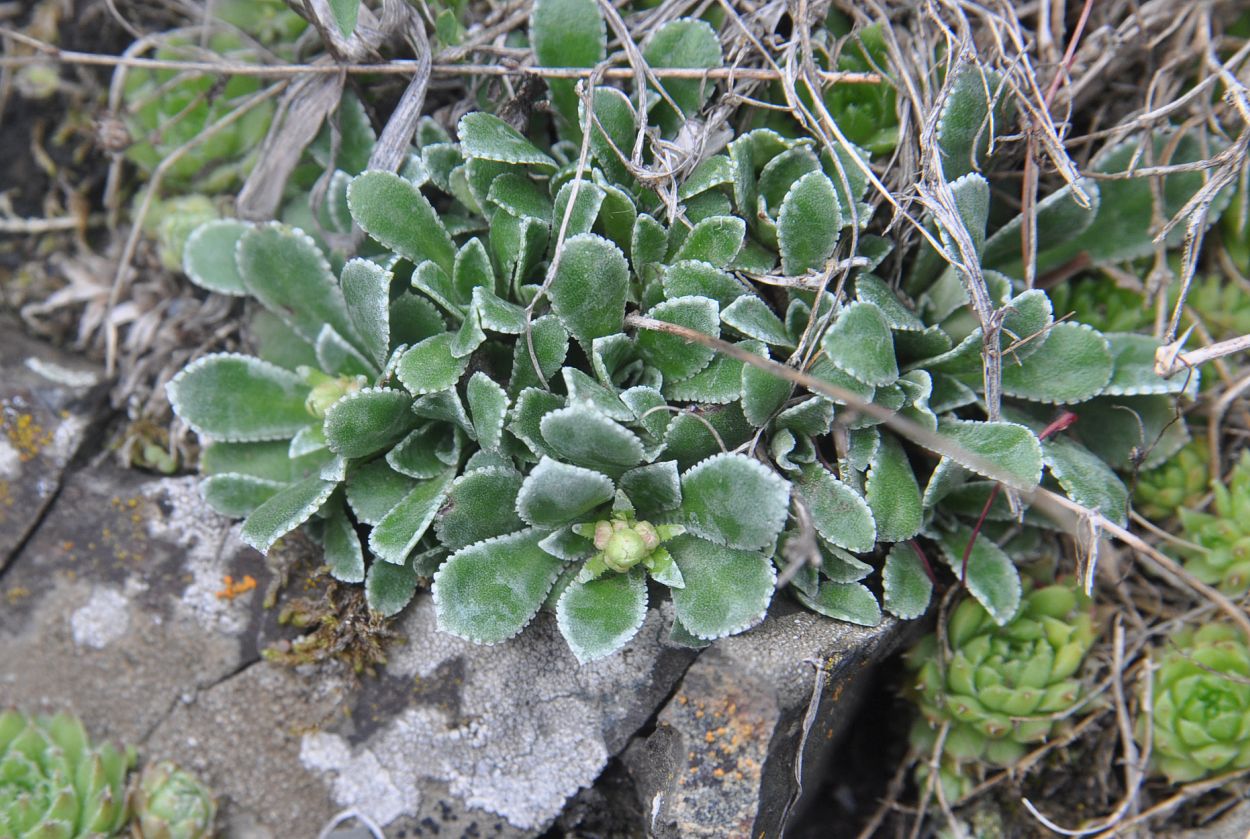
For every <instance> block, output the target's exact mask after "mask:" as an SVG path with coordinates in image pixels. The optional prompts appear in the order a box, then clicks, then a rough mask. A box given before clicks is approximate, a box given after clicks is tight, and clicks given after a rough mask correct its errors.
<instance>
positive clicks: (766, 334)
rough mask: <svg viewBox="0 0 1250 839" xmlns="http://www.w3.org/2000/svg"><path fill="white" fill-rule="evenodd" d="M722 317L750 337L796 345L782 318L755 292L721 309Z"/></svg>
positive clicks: (767, 341) (785, 344)
mask: <svg viewBox="0 0 1250 839" xmlns="http://www.w3.org/2000/svg"><path fill="white" fill-rule="evenodd" d="M720 319H721V320H722V321H724V322H725V324H726V325H727V326H730V327H732V328H733V329H736V330H738V331H739V332H741V333H742V334H743V335H745V336H747V337H748V338H755V339H758V340H760V341H763V342H764V343H765V344H771V345H773V346H777V347H785V348H787V349H791V348H793V347H794V341H793V340H791V338H790V335H789V334H788V333H787V332H786V327H785V324H783V323H782V322H781V318H779V317H777V316H776V315H775V314H773V310H772V309H770V308H768V304H767V303H765V302H764V301H763V300H761V299H760V298H758V297H756V296H755V295H754V294H746V295H742V296H741V297H738V298H737V299H736V300H734V301H733V302H732V303H730V304H729V305H728V306H726V307H725V308H723V309H721V313H720Z"/></svg>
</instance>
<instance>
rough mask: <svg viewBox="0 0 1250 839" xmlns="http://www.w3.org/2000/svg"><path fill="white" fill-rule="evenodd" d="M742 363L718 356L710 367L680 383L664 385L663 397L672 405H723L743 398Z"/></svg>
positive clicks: (734, 359)
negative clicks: (678, 403)
mask: <svg viewBox="0 0 1250 839" xmlns="http://www.w3.org/2000/svg"><path fill="white" fill-rule="evenodd" d="M742 370H743V363H742V362H741V361H739V360H738V359H736V358H730V357H729V356H727V355H717V356H715V357H713V358H712V363H711V364H709V365H708V366H707V367H704V368H703V369H702V370H700V371H699V372H698V373H695V374H694V375H693V376H691V377H690V378H689V379H684V380H682V381H680V382H666V383H665V385H664V395H665V396H666V397H667V398H668V399H669V400H671V401H674V402H698V403H700V404H705V405H724V404H726V403H728V402H734V401H736V400H737V399H739V398H740V397H741V396H742Z"/></svg>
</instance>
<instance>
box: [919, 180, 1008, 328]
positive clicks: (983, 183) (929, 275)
mask: <svg viewBox="0 0 1250 839" xmlns="http://www.w3.org/2000/svg"><path fill="white" fill-rule="evenodd" d="M949 186H950V190H951V196H952V197H953V198H954V199H955V211H956V212H957V213H958V216H959V217H958V219H952V220H951V221H958V223H960V224H961V225H962V226H963V228H964V230H966V231H967V233H968V236H969V237H970V238H971V239H972V247H973V249H974V250H975V251H976V252H977V253H978V254H979V253H980V252H981V248H982V246H983V245H984V243H985V226H986V224H987V222H988V220H989V212H990V184H989V181H987V180H986V179H985V178H983V177H981V176H980V175H978V174H976V173H974V172H969V173H968V174H965V175H962V176H961V177H959V178H956V179H955V180H953V181H951V182H950V184H949ZM927 226H928V228H929V229H930V231H931V232H933V233H936V234H937V235H938V237H939V239H940V241H941V243H942V245H943V247H945V248H946V250H947V251H950V252H951V253H953V254H955V255H956V256H958V253H959V249H958V248H957V247H956V246H955V241H954V239H952V238H951V233H950V231H949V230H947V229H946V228H945V227H939V226H938V225H937V223H936V222H930V223H929V224H928V225H927ZM940 274H947V275H952V279H953V280H954V281H955V282H956V283H958V284H960V285H962V282H963V281H962V280H961V279H960V278H959V277H957V276H953V275H954V274H955V269H954V268H953V267H951V265H950V264H949V263H948V262H947V259H946V257H945V256H943V255H942V254H941V253H939V252H938V251H936V250H934V248H933V247H932V246H931V245H929V244H927V243H924V244H922V245H921V248H920V252H919V253H918V254H917V256H916V258H915V259H914V260H913V262H912V270H911V273H910V275H909V276H908V279H907V283H906V286H905V289H904V290H905V291H907V293H908V294H912V295H915V294H918V293H919V292H920V291H922V290H924V289H925V288H926V287H928V285H929V284H930V283H932V282H933V281H934V279H936V278H937V277H938V275H940ZM948 314H949V312H948ZM944 317H945V316H943V317H942V318H935V319H934V320H942V319H944Z"/></svg>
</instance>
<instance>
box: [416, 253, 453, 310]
mask: <svg viewBox="0 0 1250 839" xmlns="http://www.w3.org/2000/svg"><path fill="white" fill-rule="evenodd" d="M412 287H413V288H415V289H417V290H418V291H420V292H421V293H422V294H424V295H425V296H426V297H428V298H430V300H433V301H434V302H435V303H437V304H438V305H439V306H442V307H443V309H444V310H446V311H447V312H448V313H450V314H451V315H452V316H453V317H454V318H456V319H457V320H458V319H459V318H461V317H463V316H464V304H463V303H461V302H460V301H459V300H457V299H456V288H455V286H453V285H452V283H451V274H449V273H448V272H446V271H444V270H443V269H442V268H439V267H438V265H436V264H435V263H434V262H432V261H430V260H427V261H425V262H422V263H421V264H420V265H418V266H417V267H416V269H415V270H414V271H413V272H412Z"/></svg>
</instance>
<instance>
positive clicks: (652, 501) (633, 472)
mask: <svg viewBox="0 0 1250 839" xmlns="http://www.w3.org/2000/svg"><path fill="white" fill-rule="evenodd" d="M620 488H621V490H622V491H623V492H624V493H625V494H626V495H628V496H629V500H630V501H632V502H633V504H634V507H635V509H636V510H637V511H638V515H639V516H640V517H642V518H644V519H645V518H647V517H648V516H654V515H656V514H657V513H662V512H667V511H669V510H674V509H676V508H677V507H679V506H680V505H681V478H680V476H679V475H678V473H677V463H676V462H675V461H672V460H663V461H660V462H659V463H647V464H644V465H642V466H639V467H637V468H634V469H630V470H629V471H628V472H626V473H625V474H623V475H621V479H620Z"/></svg>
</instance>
